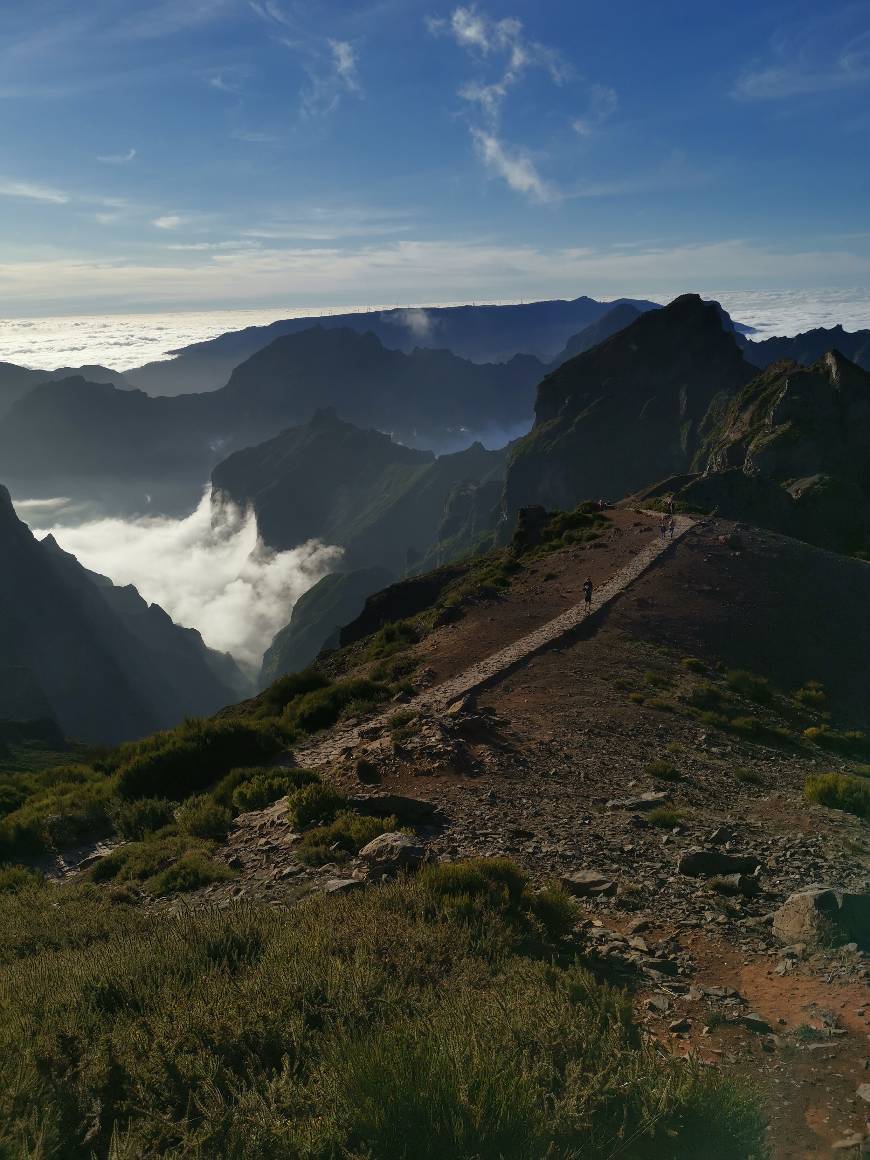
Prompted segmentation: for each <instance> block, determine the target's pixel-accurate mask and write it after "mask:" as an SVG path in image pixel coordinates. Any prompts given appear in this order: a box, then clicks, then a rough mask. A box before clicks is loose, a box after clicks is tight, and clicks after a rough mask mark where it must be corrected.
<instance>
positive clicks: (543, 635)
mask: <svg viewBox="0 0 870 1160" xmlns="http://www.w3.org/2000/svg"><path fill="white" fill-rule="evenodd" d="M694 526H695V520H693V519H691V518H690V517H688V516H677V517H676V528H675V531H674V535H673V538H672V539H661V538H660V537H657V538H656V539H654V540H652V541H650V542H649V543H647V544H646V545H645V546H644V547H643V548H641V550H640V551H639V552H638V553H637V554H636V555H635V556H634V557H633V558H632V559H631V560H630V561H629V563H628V564H626V565H625V566H624V567H622V568H620V569H619V570H618V571H617V572H616V573H614V575H613V576H611V577H610V579H608V580H606V581H605V582H604V583H603V584H602V585H600V586H599V587H598V588H597V589H596V590H595V592H594V593H593V598H592V605H591V608H587V607H586V605H585V604H584V603H580V604H575V605H573V606H572V607H570V608H569V609H567V611H565V612H563V613H561V615H559V616H557V617H555V618H554V619H553V620H550V621H548V622H547V623H546V624H544V625H542V626H541V627H539V628H537V629H535V630H534V631H533V632H530V633H528V634H527V635H525V636H523V637H521V638H520V639H519V640H515V641H513V642H512V643H511V644H509V645H506V646H505V647H504V648H502V649H499V650H498V651H497V652H495V653H492V654H491V655H490V656H488V657H485V658H484V659H483V660H481V661H478V662H477V663H475V664H473V665H470V666H469V667H468V668H466V669H465V670H464V671H463V672H460V673H459V674H458V675H456V676H454V677H451V678H449V679H448V680H446V681H443V682H442V683H440V684H438V685H436V686H435V687H434V688H432V689H428V690H426V692H424V693H420V694H418V696H416V697H415V698H414V699H413V700H411V701H410V702H408V704H407V706H406V707H407V708H408V709H409V710H411V711H413V712H415V713H419V714H425V715H433V714H438V713H443V712H445V711H446V710H448V709H449V708H450V706H451V705H454V704H456V703H457V702H461V701H462V700H463V699H464V698H465V697H468V696H470V695H471V694H472V693H478V692H480V691H481V690H483V689H485V688H488V687H489V686H490V685H492V684H494V683H496V682H497V681H500V680H503V679H504V678H505V677H506V676H508V675H509V674H510V673H512V672H514V671H515V670H516V669H518V668H519V667H520V666H522V665H524V664H525V663H527V662H528V661H530V660H531V659H532V658H533V657H536V656H539V655H540V654H541V653H543V652H545V651H546V650H547V649H549V648H552V647H553V646H554V645H556V644H559V643H560V642H562V641H564V640H566V639H568V638H570V637H571V636H573V635H574V634H576V633H578V632H580V631H583V630H584V629H592V628H595V627H596V626H597V622H598V620H599V618H600V615H601V613H602V612H604V611H605V610H606V609H607V608H608V606H609V605H610V604H612V602H613V601H614V600H615V599H616V598H617V597H618V596H620V595H621V594H622V593H623V592H625V591H626V589H627V588H629V587H630V585H631V584H633V583H634V582H635V581H636V580H637V579H638V578H639V577H640V576H643V575H644V573H646V572H648V571H649V569H650V568H652V567H653V565H654V564H655V563H656V562H657V561H658V560H659V559H660V558H661V557H662V556H664V555H665V554H666V553H667V552H669V551H670V550H671V549H672V548H673V547H674V545H675V544H676V543H677V542H678V541H679V540H680V539H682V537H683V536H685V535H686V533H687V532H689V531H691V529H692V528H693V527H694ZM393 711H394V710H391V711H390V712H389V713H385V714H383V715H381V716H380V717H376V718H374V719H373V720H371V721H367V722H366V723H365V725H357V726H354V727H352V728H349V729H343V730H334V731H333V732H331V733H330V734H329V736H327V737H325V738H323V739H322V740H319V741H315V742H313V743H312V744H310V745H306V746H300V748H299V749H298V751H297V757H299V758H301V759H304V762H305V763H306V764H308V765H314V766H318V765H326V764H328V763H329V762H331V761H335V760H336V759H338V758H339V757H340V756H342V754H343V753H345V752H346V751H347V750H348V749H353V748H355V747H356V746H357V745H358V744H359V743H360V741H361V740H362V734H361V731H362V730H364V731H365V732H366V733H369V732H371V731H377V730H379V729H383V728H386V725H387V721H388V719H389V717H390V716H392V713H393Z"/></svg>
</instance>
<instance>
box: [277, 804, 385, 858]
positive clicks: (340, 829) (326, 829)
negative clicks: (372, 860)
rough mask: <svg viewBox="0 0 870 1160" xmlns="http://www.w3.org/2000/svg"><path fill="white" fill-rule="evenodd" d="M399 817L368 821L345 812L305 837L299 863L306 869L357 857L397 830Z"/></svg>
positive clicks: (309, 831)
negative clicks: (376, 839)
mask: <svg viewBox="0 0 870 1160" xmlns="http://www.w3.org/2000/svg"><path fill="white" fill-rule="evenodd" d="M398 828H399V823H398V821H397V819H396V818H394V817H389V818H367V817H363V816H362V815H361V814H355V813H353V812H352V811H351V810H342V811H341V813H339V814H338V815H337V816H336V818H335V821H333V822H330V824H329V825H327V826H316V827H315V828H314V829H313V830H308V831H307V832H306V833H305V834H303V835H302V839H301V840H300V842H299V845H298V847H297V854H298V857H299V860H300V861H301V862H304V863H305V864H306V865H307V866H323V865H324V863H326V862H336V861H341V860H342V858H345V857H347V856H348V855H350V854H358V853H359V851H360V850H361V849H362V848H363V846H366V845H368V843H369V842H371V841H373V840H374V839H375V838H377V837H378V836H379V835H380V834H388V833H390V832H391V831H392V830H397V829H398Z"/></svg>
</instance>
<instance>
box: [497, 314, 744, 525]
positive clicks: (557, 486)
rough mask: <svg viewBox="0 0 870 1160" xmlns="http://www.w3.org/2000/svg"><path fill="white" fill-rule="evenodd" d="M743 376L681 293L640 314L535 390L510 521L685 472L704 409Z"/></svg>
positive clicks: (732, 353) (708, 321) (713, 318)
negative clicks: (527, 510) (530, 509)
mask: <svg viewBox="0 0 870 1160" xmlns="http://www.w3.org/2000/svg"><path fill="white" fill-rule="evenodd" d="M751 377H752V368H750V367H749V365H748V364H747V363H746V362H745V361H744V359H743V357H742V355H741V353H740V350H739V348H738V346H737V343H736V342H735V339H734V337H733V334H732V333H730V332H729V333H726V331H725V329H723V323H722V318H721V314H720V310H719V307H718V306H717V304H716V303H710V302H703V301H702V300H701V299H700V298H699V297H698V296H697V295H694V294H686V295H683V296H682V297H680V298H677V299H675V301H673V302H672V303H670V305H668V306H666V307H663V308H662V309H661V310H655V311H651V312H649V313H646V314H643V315H642V316H641V317H640V318H638V319H637V320H636V321H635V322H633V323H632V324H631V325H629V326H628V327H627V328H626V329H624V330H621V331H620V332H619V333H617V334H615V335H614V336H613V337H612V338H609V339H608V340H606V341H605V342H603V343H601V344H600V345H598V346H596V347H594V348H593V349H592V350H589V351H586V352H585V353H583V354H580V355H578V356H577V357H576V358H574V359H571V360H569V361H568V362H566V363H565V364H563V365H562V366H561V367H560V368H559V369H558V370H557V371H554V372H553V374H551V375H548V376H547V377H546V378H545V379H544V380H543V382H542V383H541V384H540V386H539V387H538V397H537V403H536V406H535V426H534V428H533V429H532V431H531V432H530V434H529V435H528V436H527V437H526V438H525V439H521V440H520V441H519V442H518V444H517V445H516V447H515V450H514V453H513V456H512V458H511V462H510V465H509V468H508V477H507V486H506V492H505V499H506V508H507V512H508V516H509V517H510V516H511V515H512V514H514V513H515V512H516V511H517V510H519V508H520V507H523V506H525V505H528V504H536V503H539V504H543V505H545V506H547V507H560V508H571V507H574V506H575V505H576V504H577V503H579V502H581V501H582V500H584V499H588V498H590V497H594V496H599V495H605V496H609V497H613V498H616V497H619V496H622V495H625V494H627V493H629V492H631V491H633V490H636V489H637V488H638V487H640V486H642V485H644V484H646V483H649V482H650V481H652V480H655V479H659V478H662V477H663V476H666V475H670V474H674V473H677V472H680V471H685V470H686V469H687V467H688V466H689V465H690V464H691V462H692V460H693V458H694V457H695V455H696V453H697V449H698V446H699V443H700V438H701V424H702V421H703V419H704V416H705V415H706V414H707V412H708V410H709V408H710V406H711V404H712V403H713V402H714V400H716V399H717V398H726V399H727V398H730V397H731V396H732V395H733V394H735V393H736V392H737V391H738V390H739V389H740V388H741V387H743V386H744V385H745V384H746V382H747V381H748V380H749V379H750V378H751Z"/></svg>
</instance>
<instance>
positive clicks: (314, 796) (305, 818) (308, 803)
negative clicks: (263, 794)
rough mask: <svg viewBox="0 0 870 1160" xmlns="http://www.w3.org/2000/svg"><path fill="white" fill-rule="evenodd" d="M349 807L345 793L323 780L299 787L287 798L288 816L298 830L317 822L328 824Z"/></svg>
mask: <svg viewBox="0 0 870 1160" xmlns="http://www.w3.org/2000/svg"><path fill="white" fill-rule="evenodd" d="M346 807H347V798H346V797H345V796H344V794H342V793H339V792H338V790H335V789H333V788H332V786H329V785H323V783H322V782H319V781H318V782H314V783H312V784H311V785H306V786H303V787H302V789H297V790H296V791H295V792H294V793H292V794H291V795H290V796H289V798H288V799H287V817H288V818H289V820H290V823H291V825H293V826H294V827H295V828H296V829H297V830H304V829H305V828H306V827H307V826H311V825H314V824H316V823H322V824H323V825H328V824H329V823H330V822H332V821H334V820H335V818H336V815H337V814H339V813H341V811H342V810H344V809H345V808H346Z"/></svg>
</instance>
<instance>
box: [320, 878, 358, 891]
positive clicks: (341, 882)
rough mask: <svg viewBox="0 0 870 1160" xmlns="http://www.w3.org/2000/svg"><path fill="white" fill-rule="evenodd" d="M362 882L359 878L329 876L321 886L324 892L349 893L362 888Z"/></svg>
mask: <svg viewBox="0 0 870 1160" xmlns="http://www.w3.org/2000/svg"><path fill="white" fill-rule="evenodd" d="M363 885H364V883H363V882H361V881H360V879H359V878H329V879H327V881H326V883H325V884H324V887H323V892H324V894H350V893H351V892H352V891H354V890H362V888H363Z"/></svg>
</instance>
